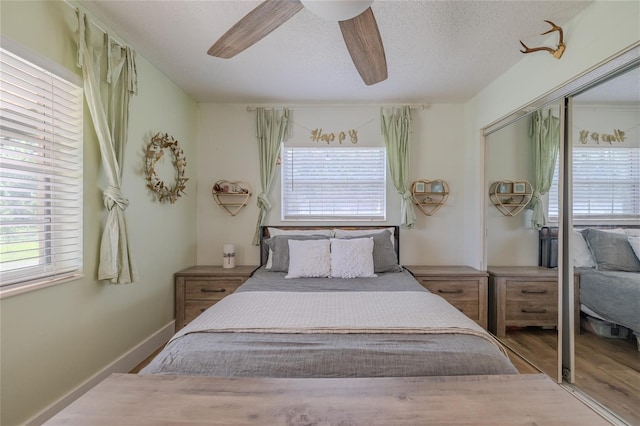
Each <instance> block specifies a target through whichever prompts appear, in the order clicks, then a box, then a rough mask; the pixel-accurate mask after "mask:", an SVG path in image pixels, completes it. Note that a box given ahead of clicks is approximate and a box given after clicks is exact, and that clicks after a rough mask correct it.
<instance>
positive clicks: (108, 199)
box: [102, 185, 129, 211]
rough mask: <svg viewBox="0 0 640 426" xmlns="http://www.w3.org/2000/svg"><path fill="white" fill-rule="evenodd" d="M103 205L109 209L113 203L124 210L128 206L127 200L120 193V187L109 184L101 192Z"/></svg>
mask: <svg viewBox="0 0 640 426" xmlns="http://www.w3.org/2000/svg"><path fill="white" fill-rule="evenodd" d="M102 198H103V200H104V205H105V207H106V208H107V210H109V211H111V210H112V209H113V207H114V206H115V205H117V206H118V207H119V208H120V210H122V211H124V210H125V209H126V208H127V207H128V206H129V200H128V199H127V198H126V197H125V196H124V195H123V194H122V192H121V191H120V188H117V187H115V186H112V185H109V186H107V187H106V188H105V190H104V192H103V193H102Z"/></svg>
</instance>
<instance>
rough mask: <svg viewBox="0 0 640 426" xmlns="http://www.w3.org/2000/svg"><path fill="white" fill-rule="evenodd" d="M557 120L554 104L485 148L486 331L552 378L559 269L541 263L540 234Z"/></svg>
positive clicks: (553, 161)
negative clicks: (487, 290)
mask: <svg viewBox="0 0 640 426" xmlns="http://www.w3.org/2000/svg"><path fill="white" fill-rule="evenodd" d="M559 117H560V103H559V102H558V103H555V104H553V105H549V106H546V107H545V108H542V109H540V110H537V111H534V112H532V113H530V114H528V115H527V116H524V117H522V118H520V119H519V120H517V121H515V122H513V123H511V124H510V125H508V126H506V127H504V128H502V129H500V130H498V131H496V132H494V133H492V134H490V135H489V136H487V138H486V144H485V176H486V182H485V187H486V188H487V191H488V192H489V197H488V200H489V203H488V206H487V207H486V208H487V211H486V215H485V218H486V219H485V220H486V229H487V234H486V247H487V265H488V266H487V270H488V272H489V306H490V308H489V327H490V330H491V331H492V332H493V333H494V334H495V335H496V336H497V337H498V338H499V339H501V341H502V342H503V343H504V344H505V345H507V346H508V347H510V348H511V349H512V350H514V351H515V352H516V353H518V354H520V355H521V356H522V357H524V358H525V359H527V360H528V361H529V362H531V363H532V364H534V365H535V366H536V367H538V368H539V369H541V370H542V371H543V372H545V373H546V374H548V375H549V376H551V377H553V378H554V379H557V378H558V377H559V367H558V350H557V348H558V330H557V325H558V324H557V321H558V269H557V268H554V267H555V266H556V265H557V264H553V265H549V264H546V265H544V266H541V265H542V263H541V254H540V251H539V241H540V240H539V230H540V228H542V227H543V226H549V223H548V221H549V220H550V218H549V210H548V209H549V205H550V203H549V198H550V197H557V192H556V193H555V194H549V191H550V188H551V184H552V181H553V179H552V178H553V173H554V170H556V169H557V162H558V153H559V148H560V129H561V128H560V118H559ZM555 205H557V199H556V200H555ZM556 220H557V215H556ZM548 266H550V267H548Z"/></svg>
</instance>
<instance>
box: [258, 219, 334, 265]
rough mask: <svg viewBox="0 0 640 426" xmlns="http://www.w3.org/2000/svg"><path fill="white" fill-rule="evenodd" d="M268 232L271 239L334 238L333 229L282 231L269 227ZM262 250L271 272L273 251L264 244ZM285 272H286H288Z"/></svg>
mask: <svg viewBox="0 0 640 426" xmlns="http://www.w3.org/2000/svg"><path fill="white" fill-rule="evenodd" d="M267 230H268V231H269V238H272V237H275V236H278V235H324V236H326V237H327V238H331V237H333V229H280V228H277V227H274V226H267ZM265 243H266V240H265ZM260 249H261V250H262V256H263V257H262V258H263V259H264V257H266V258H267V263H265V268H266V269H268V270H271V266H272V262H273V250H271V249H270V248H269V246H268V245H267V244H263V245H262V247H260ZM284 272H286V270H285V271H284Z"/></svg>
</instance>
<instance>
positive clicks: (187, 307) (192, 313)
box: [184, 300, 216, 325]
mask: <svg viewBox="0 0 640 426" xmlns="http://www.w3.org/2000/svg"><path fill="white" fill-rule="evenodd" d="M215 303H216V301H215V300H212V301H206V300H188V301H186V302H184V325H187V324H189V323H190V322H191V321H193V320H194V319H195V318H196V317H197V316H198V315H200V314H201V313H203V312H204V311H206V310H207V309H208V308H210V307H211V306H213V305H215Z"/></svg>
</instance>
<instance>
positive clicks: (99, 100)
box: [76, 10, 138, 284]
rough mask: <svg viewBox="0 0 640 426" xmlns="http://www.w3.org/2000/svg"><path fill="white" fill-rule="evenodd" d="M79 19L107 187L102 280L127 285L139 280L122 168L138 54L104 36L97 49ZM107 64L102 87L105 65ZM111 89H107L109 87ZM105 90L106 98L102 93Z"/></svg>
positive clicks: (84, 21)
mask: <svg viewBox="0 0 640 426" xmlns="http://www.w3.org/2000/svg"><path fill="white" fill-rule="evenodd" d="M76 14H77V17H78V31H77V34H76V35H77V43H78V67H80V68H82V75H83V80H84V94H85V98H86V100H87V105H88V106H89V112H90V114H91V119H92V121H93V125H94V128H95V130H96V134H97V136H98V143H99V144H100V154H101V157H102V167H103V169H104V172H105V175H106V179H107V186H106V188H104V190H103V200H104V205H105V207H106V208H107V220H106V223H105V227H104V231H103V233H102V241H101V243H100V260H99V266H98V279H99V280H109V281H111V282H112V283H117V284H128V283H132V282H134V281H136V280H137V278H138V274H137V270H136V267H135V264H134V262H133V258H132V253H131V249H130V244H129V239H128V236H127V224H126V220H125V215H124V211H125V209H126V208H127V206H128V205H129V200H128V199H127V198H126V197H125V196H124V195H123V193H122V190H121V188H122V166H123V163H124V153H125V147H126V145H127V134H128V127H129V125H128V122H129V99H130V97H131V95H132V94H135V93H137V73H136V64H135V52H134V51H133V50H131V49H130V48H129V47H123V46H121V45H119V44H118V43H116V42H114V41H113V40H112V39H111V38H110V37H109V35H108V34H104V37H103V40H102V45H101V46H94V45H92V43H91V40H94V38H93V36H92V33H91V23H90V22H89V20H88V18H87V16H86V15H85V14H84V13H80V11H78V10H76ZM102 60H105V61H106V64H105V68H106V81H105V82H104V83H106V84H103V81H102V80H101V74H102V70H103V67H102V65H101V61H102ZM105 86H106V87H105ZM103 88H104V89H106V93H107V96H106V99H103V96H102V93H103V92H102V90H103Z"/></svg>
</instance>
